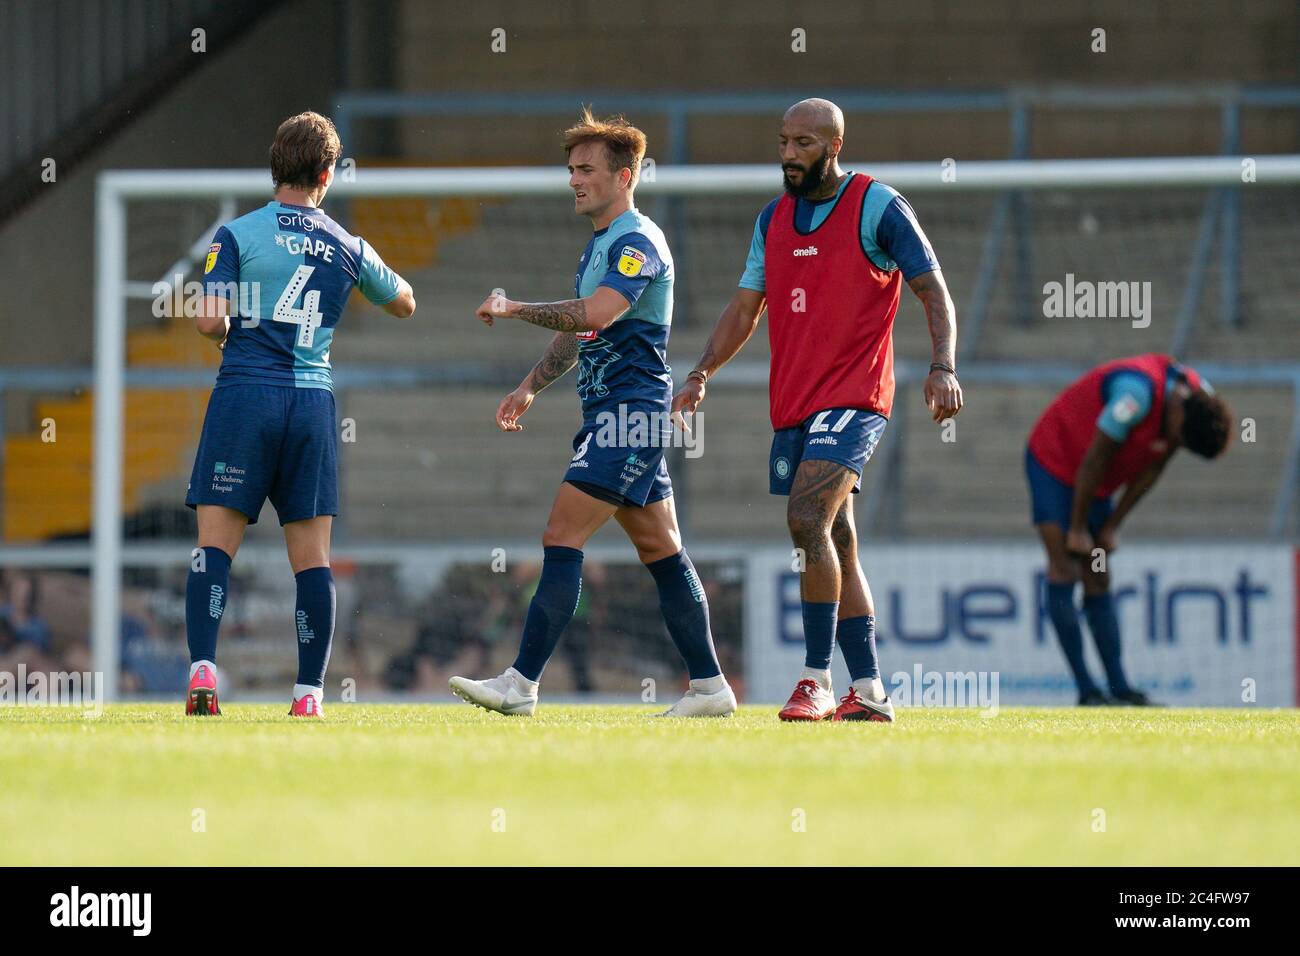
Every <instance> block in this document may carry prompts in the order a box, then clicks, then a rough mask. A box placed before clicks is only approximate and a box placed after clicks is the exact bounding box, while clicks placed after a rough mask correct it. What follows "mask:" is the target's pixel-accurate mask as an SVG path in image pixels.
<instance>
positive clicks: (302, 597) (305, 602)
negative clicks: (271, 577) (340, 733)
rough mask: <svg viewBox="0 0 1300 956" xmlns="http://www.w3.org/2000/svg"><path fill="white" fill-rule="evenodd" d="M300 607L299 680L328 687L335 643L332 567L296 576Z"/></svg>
mask: <svg viewBox="0 0 1300 956" xmlns="http://www.w3.org/2000/svg"><path fill="white" fill-rule="evenodd" d="M295 579H296V580H297V582H298V608H297V610H296V611H295V612H294V620H295V621H296V623H297V630H298V680H297V681H296V682H295V683H298V684H307V685H310V686H312V687H321V688H323V687H324V686H325V668H327V667H328V666H329V663H330V646H331V645H332V644H333V643H334V610H335V595H334V574H333V573H332V572H331V571H330V569H329V568H308V569H307V570H306V571H299V572H298V573H297V574H296V575H295Z"/></svg>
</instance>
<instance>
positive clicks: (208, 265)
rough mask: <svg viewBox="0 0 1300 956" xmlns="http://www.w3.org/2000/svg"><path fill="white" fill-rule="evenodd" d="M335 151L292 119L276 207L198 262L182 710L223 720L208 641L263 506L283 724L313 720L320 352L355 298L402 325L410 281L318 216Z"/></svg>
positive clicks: (328, 514)
mask: <svg viewBox="0 0 1300 956" xmlns="http://www.w3.org/2000/svg"><path fill="white" fill-rule="evenodd" d="M340 154H341V146H340V143H339V139H338V134H337V133H336V132H335V129H334V125H333V123H331V122H330V120H329V119H328V118H326V117H324V116H321V115H319V114H317V113H302V114H300V115H298V116H294V117H291V118H290V119H287V120H285V121H284V123H282V124H281V125H280V127H279V129H278V130H277V131H276V135H275V141H274V143H273V144H272V146H271V174H272V178H273V180H274V182H275V197H274V199H273V200H272V201H271V202H269V203H267V204H266V205H265V206H263V207H262V208H261V209H257V210H254V211H253V212H250V213H248V214H247V215H245V216H241V217H239V218H238V219H235V220H233V221H232V222H229V223H227V224H226V225H224V226H221V227H220V228H219V229H218V230H217V232H216V235H215V236H213V239H212V245H211V246H210V247H209V248H208V255H207V258H206V260H205V262H204V269H203V271H204V297H203V306H202V309H201V313H200V314H199V315H198V316H197V326H198V331H199V332H200V333H201V334H202V335H204V336H206V337H208V338H210V339H213V340H214V341H216V342H218V343H219V344H220V347H221V349H222V359H221V368H220V370H219V371H218V373H217V381H216V384H215V386H214V387H213V390H212V396H211V398H210V399H209V400H208V408H207V413H206V415H205V417H204V421H203V433H202V436H201V437H200V439H199V447H198V452H197V454H196V455H195V459H194V470H193V472H192V473H191V476H190V483H189V490H188V493H187V494H186V497H185V503H186V504H187V505H188V506H189V507H191V508H194V509H195V511H196V512H197V515H198V526H199V540H198V547H197V548H196V549H195V551H194V554H193V560H192V561H191V565H190V572H189V579H188V581H187V584H186V615H185V623H186V636H187V640H188V643H189V649H190V661H191V664H190V688H189V695H188V698H187V701H186V713H188V714H194V715H209V714H219V713H220V707H219V704H218V695H217V669H216V649H217V631H218V628H219V627H220V624H221V617H222V614H223V612H224V609H225V602H226V594H227V591H228V589H229V579H230V565H231V561H232V560H233V559H234V557H235V553H236V552H237V551H238V549H239V545H240V543H241V542H242V541H243V537H244V531H245V529H246V528H247V526H248V525H249V524H253V523H256V521H257V518H258V514H259V512H260V511H261V510H262V505H263V503H264V502H265V501H266V500H267V499H270V502H271V505H272V506H273V507H274V508H275V511H276V514H277V516H278V517H279V520H280V524H281V525H282V526H283V527H284V537H285V546H286V548H287V550H288V553H289V563H290V565H291V566H292V568H293V572H294V576H295V579H296V583H297V592H298V594H297V607H296V608H295V613H294V634H295V636H296V638H297V646H298V677H297V680H296V682H295V684H294V691H293V703H292V705H291V707H290V713H291V714H292V715H294V716H304V717H319V716H321V714H322V710H321V698H322V695H323V687H324V680H325V669H326V667H327V665H328V663H329V652H330V645H331V643H332V640H333V634H334V614H335V595H334V581H333V576H332V573H331V571H330V566H329V542H330V530H331V526H332V522H333V516H334V515H336V514H338V461H337V459H338V453H337V431H336V423H335V417H334V416H335V410H334V393H333V390H332V389H333V386H332V379H331V375H330V345H331V343H332V341H333V337H334V329H335V327H336V326H337V325H338V321H339V318H340V317H341V316H342V314H343V308H344V306H345V305H346V304H347V300H348V296H349V295H350V294H351V292H352V289H353V287H356V288H357V289H359V290H360V291H361V294H362V295H363V296H365V298H366V299H368V300H369V301H370V302H372V303H374V304H375V305H377V306H379V307H381V308H382V309H384V310H385V311H386V312H388V313H389V314H390V315H393V316H396V317H398V318H410V316H411V315H412V314H414V312H415V297H414V295H413V294H412V291H411V287H410V285H409V284H408V283H407V282H406V281H405V280H403V279H402V278H401V277H399V276H398V275H397V274H396V273H394V272H393V271H392V270H391V269H389V268H388V267H387V266H386V265H384V262H383V260H382V259H381V258H380V257H379V255H378V254H377V253H376V252H375V250H374V249H373V248H372V247H370V246H369V245H367V244H366V242H365V241H364V240H362V239H360V238H358V237H356V236H353V235H351V234H349V233H348V232H347V230H345V229H344V228H343V227H342V226H340V225H339V224H338V223H336V222H335V221H334V220H333V219H331V218H329V216H327V215H325V213H324V212H322V211H321V210H320V208H319V207H320V203H321V201H322V200H323V199H324V197H325V193H326V191H327V190H328V189H329V187H330V185H331V184H332V183H333V181H334V166H335V163H336V162H337V161H338V158H339V156H340Z"/></svg>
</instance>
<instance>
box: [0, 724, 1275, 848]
mask: <svg viewBox="0 0 1300 956" xmlns="http://www.w3.org/2000/svg"><path fill="white" fill-rule="evenodd" d="M285 709H286V708H285V707H283V706H281V705H254V704H246V705H239V704H233V705H229V706H227V708H226V713H225V715H224V716H222V717H220V718H215V719H207V720H195V719H186V718H185V717H184V716H183V715H182V713H181V706H180V705H179V704H173V705H166V706H160V705H140V704H137V705H116V706H110V707H109V708H108V709H107V710H106V712H105V713H104V714H103V716H101V717H99V718H94V719H88V718H86V717H83V716H81V715H80V714H79V713H77V712H75V711H71V710H64V709H57V708H40V709H37V708H13V707H6V708H0V791H2V792H3V796H2V798H0V864H3V865H13V864H37V865H39V864H164V865H167V864H171V865H182V866H184V865H207V866H211V865H222V864H284V865H294V864H300V863H311V864H315V865H332V864H399V865H401V864H481V865H484V866H492V867H503V866H514V865H521V864H630V865H638V864H692V865H720V864H777V865H779V864H795V865H809V864H836V863H839V864H853V863H869V864H886V865H894V866H897V865H934V864H1049V865H1051V864H1085V865H1093V864H1174V865H1179V864H1237V865H1243V864H1283V865H1296V864H1297V863H1300V813H1298V812H1297V808H1298V807H1300V714H1298V713H1297V712H1296V711H1245V710H1241V711H1237V710H1232V711H1226V710H1225V711H1216V710H1134V709H1095V710H1094V709H1088V710H1073V709H1072V710H1048V709H1030V708H1024V709H1003V710H1002V711H1001V712H1000V713H999V714H998V715H997V716H996V717H992V718H986V717H982V716H980V714H979V713H978V712H976V711H960V710H922V709H910V710H906V711H903V712H902V713H901V714H900V719H899V722H898V723H897V724H896V725H894V726H886V725H880V724H862V723H855V724H831V723H823V724H782V723H780V722H779V721H777V719H776V708H772V707H745V708H742V710H741V712H740V714H739V715H738V716H737V717H735V718H733V719H729V720H712V721H691V722H679V721H672V722H668V721H657V720H651V719H649V715H650V714H651V713H652V712H653V711H652V709H650V708H642V707H594V706H573V707H563V706H546V705H545V703H543V705H542V708H541V709H540V710H539V712H538V716H537V717H535V718H532V719H531V720H530V719H524V718H504V717H500V716H497V715H495V714H488V713H485V712H483V711H479V710H475V709H472V708H470V707H468V706H465V705H458V706H442V705H373V706H363V705H346V704H334V705H333V706H330V707H328V710H327V713H328V717H327V719H326V720H324V721H322V722H309V721H293V720H290V719H289V718H288V717H287V716H286V715H285V714H284V711H285ZM1103 814H1104V817H1103ZM1103 827H1104V829H1103Z"/></svg>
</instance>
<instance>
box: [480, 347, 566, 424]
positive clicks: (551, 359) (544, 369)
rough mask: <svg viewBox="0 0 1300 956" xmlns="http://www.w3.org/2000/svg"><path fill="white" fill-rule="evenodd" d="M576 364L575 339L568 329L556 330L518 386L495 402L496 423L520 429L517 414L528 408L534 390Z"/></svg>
mask: <svg viewBox="0 0 1300 956" xmlns="http://www.w3.org/2000/svg"><path fill="white" fill-rule="evenodd" d="M577 364H578V340H577V338H575V337H574V334H573V333H572V332H556V333H555V336H554V338H552V339H551V344H550V345H548V346H547V347H546V351H545V352H544V353H542V357H541V359H539V360H538V362H537V364H536V365H534V366H533V370H532V371H531V372H529V373H528V376H527V377H526V378H525V379H524V380H523V381H522V382H520V383H519V387H518V388H516V389H515V390H514V391H513V392H511V393H510V394H509V395H507V396H506V397H505V398H503V399H501V404H500V405H498V406H497V426H498V427H499V428H500V429H501V430H502V431H503V432H517V431H522V430H523V427H524V426H523V425H520V424H519V418H520V416H521V415H523V413H524V412H526V411H528V409H529V407H530V406H531V405H532V404H533V399H535V398H536V397H537V393H538V392H540V391H541V390H542V389H544V388H545V387H546V386H547V385H550V384H551V383H552V382H554V381H555V380H556V379H558V378H560V377H562V376H563V375H564V374H565V373H566V372H568V371H569V369H571V368H573V366H575V365H577Z"/></svg>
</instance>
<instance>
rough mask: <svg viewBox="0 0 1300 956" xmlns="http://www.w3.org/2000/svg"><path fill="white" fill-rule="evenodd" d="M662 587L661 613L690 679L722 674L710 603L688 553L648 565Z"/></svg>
mask: <svg viewBox="0 0 1300 956" xmlns="http://www.w3.org/2000/svg"><path fill="white" fill-rule="evenodd" d="M646 567H647V568H648V569H649V571H650V573H651V574H652V575H653V576H654V579H655V584H656V585H658V586H659V610H661V611H662V612H663V615H664V623H665V624H666V625H668V633H669V635H671V636H672V639H673V643H674V644H676V645H677V653H679V654H681V655H682V659H683V660H684V661H686V670H687V672H688V673H689V674H690V675H691V680H696V679H697V678H706V677H717V676H718V675H719V674H721V673H722V668H721V667H720V666H719V665H718V655H717V653H716V652H715V651H714V649H713V633H712V632H711V631H710V630H709V600H708V598H706V597H705V596H704V586H703V585H701V584H700V577H699V575H698V574H696V573H695V565H693V564H692V563H691V559H690V558H689V557H687V555H686V552H685V551H678V552H677V553H676V554H674V555H673V556H672V557H670V558H662V559H660V560H658V561H653V562H651V563H650V564H647V565H646Z"/></svg>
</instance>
